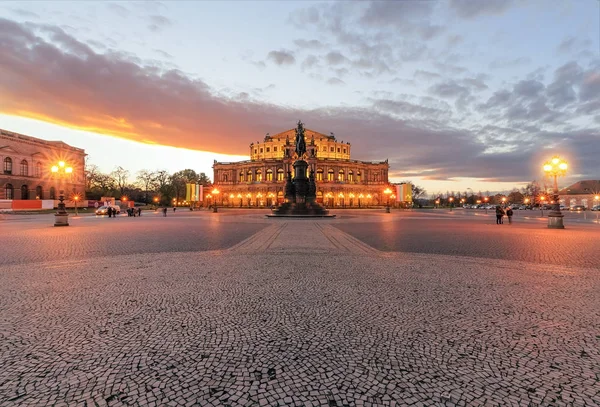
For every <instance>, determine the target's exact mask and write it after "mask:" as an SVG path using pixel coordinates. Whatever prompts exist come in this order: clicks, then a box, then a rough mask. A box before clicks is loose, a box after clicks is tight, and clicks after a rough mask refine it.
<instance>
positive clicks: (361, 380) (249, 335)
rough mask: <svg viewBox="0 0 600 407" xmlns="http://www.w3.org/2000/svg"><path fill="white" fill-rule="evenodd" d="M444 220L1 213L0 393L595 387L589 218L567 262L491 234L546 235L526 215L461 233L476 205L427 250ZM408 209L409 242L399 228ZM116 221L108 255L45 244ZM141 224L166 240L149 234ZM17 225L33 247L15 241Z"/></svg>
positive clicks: (355, 399) (471, 400)
mask: <svg viewBox="0 0 600 407" xmlns="http://www.w3.org/2000/svg"><path fill="white" fill-rule="evenodd" d="M453 216H454V215H453ZM422 218H426V219H422ZM436 219H437V220H436ZM465 219H466V218H465ZM0 222H2V221H0ZM111 222H112V223H111ZM114 222H128V223H127V224H125V223H123V224H124V225H130V227H125V228H124V229H121V228H122V227H123V226H114V225H115V223H114ZM136 222H137V223H136ZM167 222H170V223H167ZM411 222H412V223H411ZM452 222H457V219H454V218H453V219H450V220H448V219H446V218H445V217H440V218H439V219H438V218H436V217H435V216H434V215H418V216H417V215H414V214H413V215H410V214H393V215H392V217H388V218H386V217H383V216H380V215H379V214H370V213H368V212H365V213H364V214H359V215H354V214H352V213H349V215H343V214H342V216H340V219H338V220H335V221H333V222H332V221H328V220H321V221H281V220H266V219H264V218H263V215H262V214H259V213H255V214H254V213H253V214H251V215H247V214H244V213H234V212H232V213H229V214H228V213H226V212H225V213H220V214H218V215H215V216H213V215H212V214H207V213H204V214H199V215H187V214H186V215H183V214H182V215H180V217H171V218H167V219H159V218H153V217H152V216H149V217H147V218H144V217H142V218H140V219H128V218H123V219H116V220H111V221H108V220H107V219H91V218H90V219H82V220H80V221H74V222H72V226H71V227H70V228H67V229H66V230H59V231H57V230H55V229H54V228H48V227H46V226H45V225H44V224H43V223H42V222H40V221H36V220H34V221H31V222H30V221H21V222H12V221H9V222H4V223H0V228H4V230H5V231H6V230H7V231H10V232H9V233H6V234H3V235H2V238H1V239H2V241H1V242H2V245H3V246H2V247H3V251H2V256H1V257H2V259H1V261H0V315H1V318H0V338H1V341H0V364H1V366H2V369H1V370H0V405H2V406H29V405H31V406H45V405H48V406H50V405H57V406H58V405H63V406H71V405H73V406H76V405H77V406H123V405H142V406H178V405H182V406H192V405H198V406H211V405H212V406H328V407H329V406H340V407H341V406H354V405H356V406H404V405H406V406H409V405H414V406H427V405H430V406H446V405H448V406H450V405H458V406H509V405H510V406H596V405H600V393H599V392H600V352H599V349H600V296H599V295H598V293H599V292H600V278H599V274H598V273H599V271H600V268H599V267H598V263H597V262H596V260H595V259H596V258H597V257H596V256H597V254H596V252H595V251H594V250H593V245H594V242H596V244H597V241H598V240H597V238H598V236H599V234H598V231H596V229H595V228H593V227H594V226H596V227H597V225H582V226H577V227H572V228H571V229H570V230H565V231H564V232H567V233H570V235H569V234H563V235H560V236H561V238H562V239H565V242H564V243H563V245H564V246H566V247H571V246H574V245H575V244H574V243H572V242H570V241H569V240H568V239H574V240H573V241H575V242H579V245H580V246H581V245H583V244H584V243H583V242H588V241H589V242H590V243H589V244H590V246H586V247H587V249H588V252H589V255H588V256H587V260H585V261H580V262H577V260H576V259H575V260H573V261H572V263H573V264H571V265H569V264H565V262H562V261H559V260H553V259H554V257H552V256H547V258H548V259H549V260H548V261H536V259H535V257H531V256H530V255H529V254H518V255H506V256H503V255H502V254H501V253H502V252H503V251H502V250H497V251H494V247H497V246H498V245H500V246H501V247H510V246H511V244H513V243H514V242H515V239H516V243H514V244H518V243H519V242H521V243H522V242H524V241H525V240H526V238H527V236H529V237H531V236H534V238H539V239H542V238H543V236H546V237H545V239H547V241H552V240H553V239H555V236H556V235H546V231H545V230H543V229H539V225H537V224H536V223H531V224H522V225H516V227H515V230H513V231H511V232H510V234H509V235H508V234H506V233H509V232H505V230H508V229H507V228H505V229H502V230H501V231H500V232H498V230H500V229H493V230H494V231H493V232H491V233H495V235H494V236H495V237H494V238H493V239H492V238H487V239H481V238H479V240H480V241H479V242H478V241H477V240H465V239H467V238H466V237H465V236H468V235H473V234H475V235H479V236H481V234H483V233H488V232H487V230H488V229H487V228H488V224H487V223H486V222H484V221H482V220H480V219H466V220H464V222H463V221H462V220H461V221H460V222H463V223H462V224H461V225H462V228H463V231H462V232H456V233H457V234H458V235H457V238H458V240H459V241H462V242H463V243H462V244H458V243H453V242H455V240H456V239H453V240H451V241H450V242H449V243H448V244H447V245H446V247H448V249H447V252H445V253H440V251H441V250H429V249H428V247H429V246H428V244H427V242H428V241H427V240H426V239H427V238H428V236H436V235H437V234H438V233H441V231H442V230H451V228H449V226H453V227H454V228H455V229H456V225H457V224H455V223H452ZM409 224H411V225H412V226H411V230H413V232H412V233H413V234H412V235H411V236H412V238H415V239H416V238H419V239H421V243H420V245H421V246H422V247H421V246H419V245H418V244H411V245H408V243H407V242H408V240H402V239H403V237H402V236H401V235H403V234H405V233H406V232H405V230H406V228H407V227H408V225H409ZM418 225H421V229H423V228H426V229H427V230H429V231H430V232H431V231H433V232H435V233H433V234H427V233H423V235H418V233H417V232H414V230H418V229H419V227H418ZM186 226H187V227H188V231H187V232H184V229H185V227H186ZM109 228H112V231H111V229H109ZM56 229H59V228H56ZM190 230H191V231H190ZM538 230H542V232H539V231H538ZM109 232H110V233H109ZM114 233H118V234H125V233H127V239H125V240H127V242H128V244H127V245H126V246H125V249H123V248H120V247H115V249H114V252H113V253H112V254H111V253H110V251H109V252H108V253H107V252H105V251H100V252H93V250H92V249H93V247H94V246H93V245H91V246H90V245H89V243H88V242H85V241H84V242H83V243H82V245H83V246H82V247H77V246H76V247H75V248H62V249H60V250H54V249H52V250H50V249H46V248H47V247H51V245H52V243H53V241H54V242H56V241H57V239H59V240H58V241H59V242H62V243H63V244H72V245H77V244H78V243H77V241H76V240H74V239H75V237H78V239H79V238H81V237H82V236H89V235H90V234H93V235H95V236H100V237H101V238H102V239H104V240H106V239H110V237H112V236H113V234H114ZM148 233H150V234H152V235H153V236H156V238H157V239H163V241H166V242H168V243H164V244H163V245H162V248H163V250H160V245H157V246H156V249H152V250H148V249H147V247H148V246H149V245H150V246H152V244H153V243H152V241H151V239H147V238H146V237H144V236H147V234H148ZM415 234H417V235H415ZM538 234H541V235H538ZM71 235H73V237H69V236H71ZM28 236H30V239H32V240H31V242H32V243H31V244H30V245H29V246H28V250H30V251H32V252H37V253H38V254H37V255H35V256H30V257H28V256H27V254H26V253H25V252H24V251H23V250H22V249H16V248H15V247H13V246H14V245H15V244H16V243H15V242H17V243H18V242H21V243H22V242H26V241H27V238H28ZM60 236H62V238H61V237H60ZM178 236H179V237H178ZM419 236H420V237H419ZM515 236H517V237H515ZM519 236H521V237H519ZM539 236H542V237H539ZM11 239H14V240H11ZM60 239H62V240H60ZM429 239H432V240H431V241H432V242H435V244H436V245H438V246H439V245H442V244H443V240H435V237H429ZM490 239H492V240H490ZM594 239H595V240H594ZM409 240H411V239H409ZM122 241H123V240H120V238H117V239H116V240H115V241H114V242H117V243H118V244H121V242H122ZM184 241H185V243H183V242H184ZM11 242H12V243H11ZM292 242H296V244H295V245H292ZM382 242H385V246H384V245H383V244H384V243H382ZM486 242H487V243H486ZM366 243H370V244H371V245H367V244H366ZM115 244H116V243H115ZM486 244H489V245H490V247H487V246H486ZM478 245H481V246H478ZM144 247H146V249H144ZM152 247H154V246H152ZM486 247H487V248H486ZM584 249H585V247H584ZM103 250H104V249H103ZM380 250H382V251H380ZM528 250H529V251H530V252H535V251H536V250H539V252H538V253H540V259H543V258H544V256H545V255H544V253H546V252H545V250H546V248H545V245H541V246H539V247H536V246H531V247H530V248H529V249H528ZM582 251H583V249H582ZM522 252H523V250H516V253H522ZM40 253H41V254H40ZM44 253H45V254H44ZM486 253H490V254H489V255H487V254H486ZM548 253H549V252H548ZM42 254H44V256H48V258H43V256H42Z"/></svg>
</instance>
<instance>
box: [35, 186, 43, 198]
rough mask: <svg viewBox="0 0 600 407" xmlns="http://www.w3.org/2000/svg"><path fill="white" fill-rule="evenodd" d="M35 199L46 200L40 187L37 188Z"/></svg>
mask: <svg viewBox="0 0 600 407" xmlns="http://www.w3.org/2000/svg"><path fill="white" fill-rule="evenodd" d="M35 199H44V191H43V189H42V187H41V186H39V185H38V186H37V187H36V188H35Z"/></svg>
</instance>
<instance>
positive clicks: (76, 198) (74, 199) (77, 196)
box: [73, 194, 79, 216]
mask: <svg viewBox="0 0 600 407" xmlns="http://www.w3.org/2000/svg"><path fill="white" fill-rule="evenodd" d="M73 201H75V216H79V212H77V201H79V195H77V194H75V195H74V196H73Z"/></svg>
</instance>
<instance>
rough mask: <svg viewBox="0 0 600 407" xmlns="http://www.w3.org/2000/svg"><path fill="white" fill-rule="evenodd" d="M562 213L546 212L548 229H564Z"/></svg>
mask: <svg viewBox="0 0 600 407" xmlns="http://www.w3.org/2000/svg"><path fill="white" fill-rule="evenodd" d="M564 217H565V215H563V214H562V213H560V212H558V213H557V212H555V211H552V212H550V213H549V214H548V229H564V228H565V225H564V224H563V218H564Z"/></svg>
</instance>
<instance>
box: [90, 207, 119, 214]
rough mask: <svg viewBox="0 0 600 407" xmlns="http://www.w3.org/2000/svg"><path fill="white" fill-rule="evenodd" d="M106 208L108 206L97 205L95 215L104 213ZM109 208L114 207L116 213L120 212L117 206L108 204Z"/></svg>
mask: <svg viewBox="0 0 600 407" xmlns="http://www.w3.org/2000/svg"><path fill="white" fill-rule="evenodd" d="M108 208H109V206H101V207H99V208H98V209H96V215H106V214H107V211H108ZM110 208H113V209H116V210H117V215H118V214H120V213H121V208H119V207H118V206H110Z"/></svg>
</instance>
